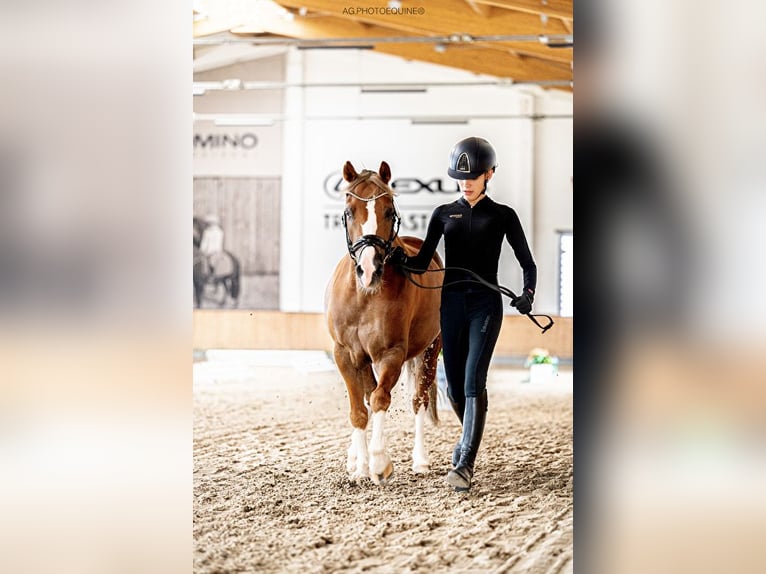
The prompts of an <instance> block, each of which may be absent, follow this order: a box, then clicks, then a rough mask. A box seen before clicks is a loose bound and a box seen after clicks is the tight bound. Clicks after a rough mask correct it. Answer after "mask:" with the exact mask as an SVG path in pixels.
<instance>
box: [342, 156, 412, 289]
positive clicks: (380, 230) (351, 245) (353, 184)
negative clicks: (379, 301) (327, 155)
mask: <svg viewBox="0 0 766 574" xmlns="http://www.w3.org/2000/svg"><path fill="white" fill-rule="evenodd" d="M343 179H345V180H346V181H347V182H348V184H349V185H348V188H347V189H346V206H345V210H344V212H343V226H344V227H345V229H346V242H347V244H348V252H349V255H350V256H351V258H352V259H353V260H354V263H355V271H356V276H357V285H358V286H359V287H360V288H361V289H362V290H363V291H366V292H373V291H376V290H377V289H379V288H380V284H381V277H382V275H383V265H384V263H385V261H386V259H387V258H388V256H389V254H390V253H391V249H392V243H393V241H394V239H396V235H397V233H398V231H399V221H400V220H399V213H398V211H397V209H396V206H395V205H394V192H393V191H392V190H391V188H390V187H389V186H388V182H389V181H390V180H391V168H390V167H389V166H388V164H387V163H386V162H385V161H384V162H381V164H380V168H378V172H377V173H376V172H374V171H372V170H367V169H366V170H363V171H362V172H361V173H357V172H356V170H355V169H354V166H353V165H351V162H350V161H347V162H346V164H345V165H344V166H343Z"/></svg>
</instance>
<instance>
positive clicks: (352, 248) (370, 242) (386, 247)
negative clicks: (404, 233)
mask: <svg viewBox="0 0 766 574" xmlns="http://www.w3.org/2000/svg"><path fill="white" fill-rule="evenodd" d="M363 173H364V172H363ZM372 174H374V172H370V175H372ZM370 175H368V176H367V177H365V178H364V179H358V180H356V181H355V182H354V183H353V184H352V186H351V187H349V188H348V189H347V190H346V192H345V193H346V195H350V196H351V197H353V198H355V199H358V200H359V201H363V202H365V203H369V202H370V201H375V200H376V199H378V198H381V197H386V196H388V197H391V201H392V202H393V192H391V190H389V189H387V188H385V187H383V186H382V185H380V184H379V183H377V182H376V181H374V180H373V181H372V183H374V184H375V185H377V186H378V187H379V188H380V189H381V190H382V193H379V194H377V195H374V196H372V197H360V196H358V195H356V194H355V193H353V192H352V191H351V190H352V189H354V188H355V187H356V186H357V185H358V184H360V183H362V181H366V180H367V179H369V177H370ZM393 220H394V222H393V225H391V234H390V235H389V236H388V239H383V238H382V237H380V236H379V235H362V236H361V237H360V238H359V239H357V240H356V241H354V242H353V243H352V242H351V237H350V236H349V234H348V220H347V211H345V210H344V211H343V229H344V230H345V232H346V246H347V247H348V254H349V255H350V256H351V259H353V261H354V263H356V264H357V265H359V262H358V261H357V255H358V254H359V252H360V251H361V250H362V249H364V248H365V247H372V248H374V249H382V250H383V260H384V261H385V260H386V259H388V257H389V255H391V251H392V249H391V246H392V244H393V242H394V239H396V236H397V235H398V233H399V225H400V224H401V217H399V210H398V209H397V208H396V204H394V214H393Z"/></svg>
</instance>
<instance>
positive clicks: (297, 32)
mask: <svg viewBox="0 0 766 574" xmlns="http://www.w3.org/2000/svg"><path fill="white" fill-rule="evenodd" d="M264 30H265V31H267V32H269V33H271V34H276V35H280V36H287V37H291V38H301V39H309V40H310V39H317V40H321V39H326V38H359V39H360V44H363V43H365V42H364V40H365V38H370V37H372V38H385V37H402V36H407V35H408V34H407V33H404V32H401V31H399V30H393V29H391V28H386V27H383V26H376V25H370V24H364V23H361V22H355V21H353V20H349V19H345V18H333V17H312V18H295V19H294V20H285V19H284V18H274V19H269V20H262V21H260V22H259V23H258V25H257V26H255V27H249V26H240V27H238V28H235V29H233V30H232V31H233V32H235V33H237V34H243V35H247V34H251V33H260V32H263V31H264ZM533 45H535V46H536V44H533ZM384 46H391V44H378V45H377V46H375V48H376V50H378V51H380V52H385V53H390V54H396V55H403V54H404V56H403V57H406V58H409V59H421V60H424V61H427V62H435V63H439V64H443V65H447V66H450V65H452V64H450V61H451V60H455V61H457V62H459V64H460V65H455V67H458V68H462V69H467V70H471V71H474V72H478V73H488V74H492V75H494V76H499V77H524V78H525V79H534V78H533V76H534V74H535V73H538V72H540V73H544V74H545V77H543V78H538V79H560V78H562V77H563V78H565V79H571V62H570V60H571V55H570V56H569V57H567V55H566V54H562V56H561V59H560V60H555V61H552V60H548V59H546V58H545V57H541V56H538V54H537V53H534V54H530V57H527V56H526V55H524V54H521V53H518V52H521V51H522V50H524V49H525V48H527V43H524V42H496V43H491V44H490V43H484V42H476V43H474V44H458V45H446V46H444V52H443V53H441V54H440V53H438V52H437V51H436V50H435V47H436V46H435V45H434V44H427V43H426V44H423V43H421V44H419V45H416V44H414V43H412V44H410V43H406V44H398V46H399V48H397V49H395V50H394V49H392V50H385V49H384ZM416 47H417V49H415V48H416ZM540 47H541V48H545V47H544V46H542V45H540ZM408 48H410V49H408ZM467 50H468V51H467ZM511 51H516V52H517V53H516V54H515V55H514V54H512V53H511ZM567 51H569V52H570V53H571V50H566V49H563V50H554V49H552V48H546V55H547V53H548V52H554V53H557V55H558V52H567ZM467 53H470V54H473V57H475V58H477V59H480V60H482V61H483V62H484V63H487V64H488V65H482V66H476V65H474V66H470V65H469V64H470V62H469V61H468V59H467V58H466V57H465V54H467ZM425 54H427V55H428V56H429V57H428V58H425V59H424V55H425ZM431 55H433V57H431ZM458 56H459V57H458ZM493 63H497V65H498V67H497V69H495V71H494V72H493V71H491V70H492V69H493V68H492V65H493ZM509 72H513V76H511V75H510V73H509ZM562 73H563V74H564V75H563V76H562ZM551 75H555V78H552V77H549V76H551Z"/></svg>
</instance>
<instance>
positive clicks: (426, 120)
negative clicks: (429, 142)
mask: <svg viewBox="0 0 766 574" xmlns="http://www.w3.org/2000/svg"><path fill="white" fill-rule="evenodd" d="M410 123H411V124H412V125H413V126H425V125H466V124H468V118H462V117H449V116H433V117H420V118H412V119H411V120H410Z"/></svg>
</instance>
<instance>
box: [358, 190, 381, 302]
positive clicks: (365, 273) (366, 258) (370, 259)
mask: <svg viewBox="0 0 766 574" xmlns="http://www.w3.org/2000/svg"><path fill="white" fill-rule="evenodd" d="M377 232H378V219H377V217H376V216H375V200H374V199H373V200H372V201H368V202H367V221H365V222H364V223H363V224H362V235H376V234H377ZM374 260H375V248H374V247H370V246H368V247H365V248H364V249H362V251H361V252H360V253H359V265H360V266H361V268H362V285H363V286H364V287H369V286H370V283H371V282H372V274H373V273H374V272H375V261H374Z"/></svg>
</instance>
